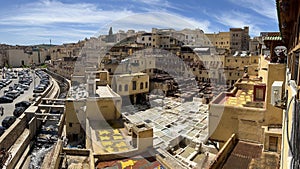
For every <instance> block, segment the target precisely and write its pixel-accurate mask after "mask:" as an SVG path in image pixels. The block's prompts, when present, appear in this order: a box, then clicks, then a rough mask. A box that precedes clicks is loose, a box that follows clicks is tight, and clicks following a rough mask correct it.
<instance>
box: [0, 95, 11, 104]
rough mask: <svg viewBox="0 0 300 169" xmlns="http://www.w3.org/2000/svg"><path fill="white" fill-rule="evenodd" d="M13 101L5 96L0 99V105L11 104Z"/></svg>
mask: <svg viewBox="0 0 300 169" xmlns="http://www.w3.org/2000/svg"><path fill="white" fill-rule="evenodd" d="M13 101H14V99H12V98H11V97H7V96H2V97H0V103H12V102H13Z"/></svg>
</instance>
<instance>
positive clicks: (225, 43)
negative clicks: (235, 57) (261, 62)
mask: <svg viewBox="0 0 300 169" xmlns="http://www.w3.org/2000/svg"><path fill="white" fill-rule="evenodd" d="M205 35H206V36H207V37H208V38H209V40H210V41H211V45H214V46H215V47H217V48H220V49H228V50H230V52H231V53H232V54H233V53H235V52H236V51H248V50H249V41H250V36H249V27H247V26H245V27H244V28H230V29H229V32H219V33H214V34H205Z"/></svg>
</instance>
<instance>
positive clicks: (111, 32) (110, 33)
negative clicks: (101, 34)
mask: <svg viewBox="0 0 300 169" xmlns="http://www.w3.org/2000/svg"><path fill="white" fill-rule="evenodd" d="M112 34H113V31H112V27H110V28H109V32H108V35H112Z"/></svg>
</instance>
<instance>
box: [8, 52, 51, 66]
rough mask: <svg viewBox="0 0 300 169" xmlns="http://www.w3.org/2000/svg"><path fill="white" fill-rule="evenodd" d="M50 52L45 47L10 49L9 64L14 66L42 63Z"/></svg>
mask: <svg viewBox="0 0 300 169" xmlns="http://www.w3.org/2000/svg"><path fill="white" fill-rule="evenodd" d="M47 55H48V52H47V51H46V50H43V49H20V48H17V49H8V50H7V58H8V65H10V66H12V67H21V66H30V65H32V64H35V65H40V64H43V63H45V60H46V57H47Z"/></svg>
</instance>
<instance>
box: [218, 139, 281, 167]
mask: <svg viewBox="0 0 300 169" xmlns="http://www.w3.org/2000/svg"><path fill="white" fill-rule="evenodd" d="M279 160H280V158H279V154H277V153H275V152H264V151H263V145H261V144H255V143H250V142H245V141H239V142H238V143H237V145H236V146H235V148H234V149H233V151H232V152H231V154H230V155H229V157H228V158H227V160H226V162H225V164H224V165H223V167H222V169H232V168H245V169H246V168H248V169H256V168H270V169H271V168H277V167H278V166H279Z"/></svg>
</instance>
